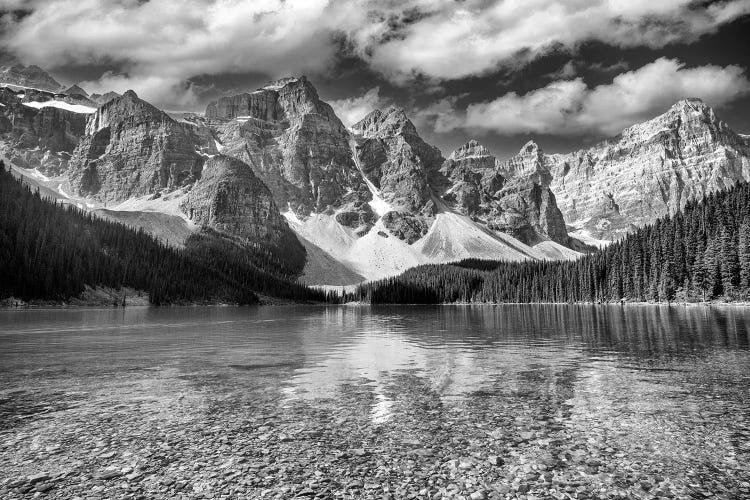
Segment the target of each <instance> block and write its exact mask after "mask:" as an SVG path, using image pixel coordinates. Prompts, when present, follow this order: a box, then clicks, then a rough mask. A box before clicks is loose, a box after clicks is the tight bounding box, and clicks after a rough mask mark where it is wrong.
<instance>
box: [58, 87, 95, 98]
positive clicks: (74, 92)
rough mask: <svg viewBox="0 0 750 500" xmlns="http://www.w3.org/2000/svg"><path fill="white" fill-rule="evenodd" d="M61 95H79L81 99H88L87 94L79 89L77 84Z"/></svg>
mask: <svg viewBox="0 0 750 500" xmlns="http://www.w3.org/2000/svg"><path fill="white" fill-rule="evenodd" d="M63 94H68V95H80V96H83V97H88V96H89V94H88V93H87V92H86V91H85V90H83V89H82V88H81V87H79V86H78V85H77V84H76V85H72V86H70V87H68V89H67V90H65V91H63Z"/></svg>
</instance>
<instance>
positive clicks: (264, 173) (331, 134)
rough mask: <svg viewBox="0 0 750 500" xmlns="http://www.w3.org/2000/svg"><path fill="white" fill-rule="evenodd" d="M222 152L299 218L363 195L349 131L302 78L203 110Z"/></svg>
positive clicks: (288, 80)
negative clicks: (349, 196)
mask: <svg viewBox="0 0 750 500" xmlns="http://www.w3.org/2000/svg"><path fill="white" fill-rule="evenodd" d="M206 118H207V119H208V120H207V121H208V124H209V126H211V127H212V128H213V129H214V130H215V133H216V135H217V138H218V140H219V142H220V143H221V144H222V145H223V147H222V152H223V153H224V154H227V155H229V156H233V157H235V158H239V159H240V160H242V161H244V162H245V163H247V164H248V165H250V167H251V168H252V169H253V172H254V173H255V175H257V176H258V177H259V178H260V179H261V180H262V181H263V182H264V183H266V185H268V187H269V188H270V189H271V192H272V193H273V196H274V199H275V201H276V204H277V205H278V206H279V207H282V208H283V209H287V208H288V207H291V208H292V210H294V211H295V213H298V215H300V216H305V215H308V214H309V213H310V212H311V211H324V210H327V209H328V208H329V207H331V206H341V205H342V204H344V200H343V197H344V195H345V194H346V193H348V192H350V193H355V194H354V196H355V197H356V196H357V194H356V193H359V192H360V191H363V192H365V193H367V189H366V187H364V184H363V183H362V180H361V176H359V175H358V172H357V168H356V165H355V164H354V160H353V158H352V151H351V149H350V146H349V140H350V136H349V132H348V131H347V129H346V127H344V125H343V123H341V120H339V119H338V118H337V117H336V115H335V113H334V112H333V109H332V108H331V106H330V105H328V104H327V103H325V102H323V101H321V100H320V98H319V96H318V92H317V90H316V89H315V87H314V86H313V85H312V84H311V83H310V82H309V81H308V80H307V78H305V77H304V76H301V77H299V78H295V77H290V78H285V79H282V80H278V81H276V82H272V83H270V84H268V85H266V86H264V87H262V88H260V89H258V90H255V91H253V92H249V93H243V94H238V95H235V96H227V97H222V98H220V99H218V100H216V101H214V102H212V103H211V104H209V105H208V107H207V108H206Z"/></svg>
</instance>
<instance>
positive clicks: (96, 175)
mask: <svg viewBox="0 0 750 500" xmlns="http://www.w3.org/2000/svg"><path fill="white" fill-rule="evenodd" d="M90 116H91V117H90V118H89V120H88V123H87V124H86V133H85V135H84V136H83V137H82V138H81V141H80V143H79V145H78V147H77V148H76V150H75V152H74V154H73V158H71V161H70V171H69V174H70V182H71V186H72V187H73V189H74V190H75V191H76V192H78V193H79V194H81V195H84V196H91V197H94V198H96V199H98V200H100V201H102V202H105V203H110V202H120V201H122V200H125V199H128V198H134V197H139V196H145V195H154V194H158V193H161V192H162V191H168V192H169V191H173V190H176V189H178V188H182V187H186V186H189V185H191V184H192V183H194V182H195V181H196V180H197V179H198V178H200V175H201V168H202V166H203V163H204V156H203V155H204V154H209V153H202V152H201V151H204V150H207V151H212V152H216V149H215V146H214V144H213V142H214V141H213V140H212V139H210V140H209V138H210V135H206V136H201V135H199V133H198V132H199V131H198V128H197V127H195V126H193V125H188V124H185V123H179V122H176V121H175V120H173V119H172V118H170V117H169V115H167V114H166V113H164V112H163V111H161V110H159V109H157V108H156V107H154V106H152V105H151V104H149V103H148V102H146V101H144V100H142V99H140V98H139V97H138V95H137V94H136V93H135V92H133V91H132V90H129V91H127V92H125V93H124V94H123V95H122V96H120V97H117V98H115V99H113V100H111V101H109V102H107V103H105V104H104V105H102V106H101V107H100V108H99V109H98V110H97V111H96V112H95V113H93V114H92V115H90Z"/></svg>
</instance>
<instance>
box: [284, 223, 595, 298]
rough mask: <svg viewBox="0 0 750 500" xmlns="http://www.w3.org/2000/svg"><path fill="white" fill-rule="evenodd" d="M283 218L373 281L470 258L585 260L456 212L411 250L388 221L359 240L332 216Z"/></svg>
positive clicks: (417, 242) (318, 246)
mask: <svg viewBox="0 0 750 500" xmlns="http://www.w3.org/2000/svg"><path fill="white" fill-rule="evenodd" d="M283 215H284V217H285V218H286V220H287V222H288V223H289V225H290V226H291V227H292V229H293V230H294V231H295V232H296V233H297V234H298V235H299V236H300V237H301V238H304V239H305V240H306V242H308V243H309V244H310V245H314V246H315V247H316V248H319V249H320V250H321V251H323V252H325V253H326V254H328V255H330V256H331V257H333V258H334V259H336V260H337V261H339V262H341V263H342V264H344V265H345V266H346V267H347V268H349V269H351V270H353V271H354V272H356V273H357V274H358V275H361V276H363V277H364V278H366V279H368V280H377V279H381V278H386V277H389V276H395V275H397V274H400V273H402V272H404V271H406V270H407V269H409V268H412V267H415V266H418V265H421V264H439V263H446V262H453V261H456V260H461V259H466V258H478V259H488V260H509V261H523V260H550V259H575V258H578V257H580V255H581V254H580V253H578V252H575V251H573V250H570V249H568V248H566V247H563V246H562V245H559V244H557V243H554V242H545V244H540V245H537V247H530V246H528V245H526V244H524V243H522V242H521V241H519V240H517V239H515V238H513V237H511V236H508V235H506V234H503V233H497V232H492V231H489V230H487V229H485V228H483V227H481V226H479V225H477V224H476V223H475V222H473V221H472V220H471V219H470V218H468V217H466V216H463V215H460V214H456V213H453V212H442V213H439V214H438V215H437V217H436V218H435V221H434V222H433V224H432V226H431V227H430V229H429V231H428V232H427V234H425V236H423V237H422V238H421V239H419V240H417V241H416V242H414V243H413V244H411V245H410V244H408V243H407V242H405V241H404V240H401V239H399V238H397V237H396V236H394V235H393V234H392V233H391V232H390V231H389V230H388V229H387V228H386V227H385V226H384V225H383V222H382V220H378V221H377V222H376V223H375V224H374V226H373V227H372V228H371V229H370V231H368V232H367V234H365V235H363V236H361V237H359V236H357V234H356V232H355V230H353V229H350V228H347V227H345V226H342V225H341V224H339V223H338V222H337V221H336V219H335V216H332V215H328V214H312V215H310V216H309V217H307V218H305V219H304V220H302V219H300V218H299V217H298V216H297V215H296V214H295V213H294V212H293V211H292V210H287V211H286V212H283ZM316 284H320V283H316ZM326 284H338V285H340V284H347V283H326Z"/></svg>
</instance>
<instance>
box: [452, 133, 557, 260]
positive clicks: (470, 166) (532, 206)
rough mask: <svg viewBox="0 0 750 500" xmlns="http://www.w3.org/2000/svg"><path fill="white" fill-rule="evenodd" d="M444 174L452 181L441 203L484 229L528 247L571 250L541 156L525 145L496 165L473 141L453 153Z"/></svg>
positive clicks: (530, 144)
mask: <svg viewBox="0 0 750 500" xmlns="http://www.w3.org/2000/svg"><path fill="white" fill-rule="evenodd" d="M441 171H442V173H443V174H444V175H445V177H446V178H447V179H448V180H449V181H450V187H449V189H448V190H447V191H446V193H445V194H444V196H443V198H444V199H445V200H446V201H448V202H451V203H453V204H454V207H455V208H456V209H458V210H459V211H460V212H462V213H464V214H466V215H469V216H471V217H472V218H474V219H475V220H476V221H478V222H481V223H483V224H485V225H486V226H487V227H488V228H490V229H492V230H495V231H501V232H504V233H507V234H510V235H512V236H514V237H516V238H518V239H519V240H521V241H523V242H524V243H527V244H531V245H533V244H535V243H538V242H540V241H543V240H552V241H556V242H558V243H561V244H563V245H569V244H570V240H569V237H568V233H567V231H566V229H565V222H564V220H563V217H562V214H561V213H560V210H559V209H558V208H557V204H556V202H555V196H554V194H552V192H551V191H550V189H549V184H550V181H551V178H552V177H551V175H550V173H549V171H548V170H547V169H546V167H545V166H544V164H543V155H542V152H541V151H540V150H539V149H538V147H537V146H536V144H534V143H528V144H527V145H525V146H524V147H523V148H522V149H521V151H520V152H519V153H518V155H516V156H514V157H513V158H511V159H509V160H508V161H506V162H498V161H497V160H496V159H495V157H494V156H492V155H491V154H490V152H489V150H487V148H485V147H483V146H482V145H480V144H479V143H477V142H476V141H473V140H472V141H469V142H468V143H466V144H465V145H463V146H461V147H460V148H458V149H456V150H455V151H454V152H453V153H452V154H451V155H450V157H449V158H448V160H446V161H445V163H444V164H443V166H442V168H441Z"/></svg>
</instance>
